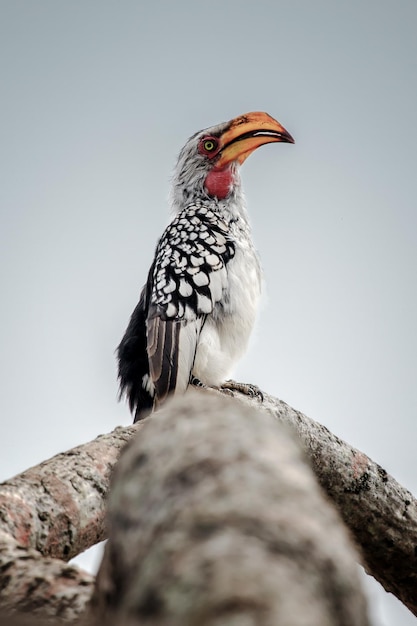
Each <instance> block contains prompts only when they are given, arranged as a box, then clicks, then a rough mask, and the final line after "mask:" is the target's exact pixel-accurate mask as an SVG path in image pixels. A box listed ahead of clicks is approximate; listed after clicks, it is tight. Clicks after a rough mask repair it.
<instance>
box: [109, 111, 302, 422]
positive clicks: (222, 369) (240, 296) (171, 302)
mask: <svg viewBox="0 0 417 626" xmlns="http://www.w3.org/2000/svg"><path fill="white" fill-rule="evenodd" d="M272 142H287V143H294V140H293V138H292V137H291V135H290V134H289V133H288V132H287V131H286V130H285V128H283V127H282V126H281V124H279V122H277V121H276V120H275V119H273V118H272V117H270V116H269V115H268V114H267V113H261V112H254V113H246V114H245V115H241V116H239V117H237V118H235V119H233V120H231V121H230V122H226V123H223V124H219V125H217V126H213V127H211V128H207V129H205V130H202V131H200V132H198V133H196V134H195V135H193V136H192V137H191V138H190V139H189V140H188V141H187V143H186V144H185V146H184V148H183V149H182V150H181V152H180V154H179V157H178V162H177V166H176V168H175V172H174V176H173V179H172V188H171V204H172V208H173V211H174V216H173V218H172V221H171V222H170V224H169V225H168V227H167V228H166V230H165V232H164V233H163V235H162V237H161V238H160V240H159V242H158V244H157V247H156V252H155V257H154V260H153V262H152V265H151V268H150V270H149V275H148V280H147V282H146V284H145V286H144V287H143V289H142V292H141V295H140V300H139V304H138V305H137V306H136V308H135V310H134V311H133V314H132V316H131V318H130V322H129V325H128V327H127V330H126V333H125V335H124V337H123V339H122V341H121V343H120V345H119V347H118V349H117V356H118V361H119V380H120V395H126V397H127V399H128V401H129V405H130V409H131V411H132V412H135V421H137V420H138V419H141V418H142V417H145V416H146V415H147V414H148V413H149V412H150V411H151V410H152V408H155V407H156V406H158V405H159V404H160V403H161V402H163V401H164V400H165V398H166V397H167V396H168V394H170V393H183V392H184V391H185V390H186V389H187V387H188V385H189V384H191V383H192V384H198V385H203V386H210V387H211V386H215V387H218V386H225V385H226V386H229V387H230V386H231V385H232V383H226V382H225V381H226V380H227V379H228V377H229V376H230V374H231V371H232V368H233V366H234V364H235V363H236V361H237V360H238V359H239V358H240V357H241V356H242V354H243V352H244V351H245V348H246V345H247V342H248V339H249V335H250V332H251V330H252V326H253V324H254V321H255V315H256V310H257V306H258V302H259V297H260V292H261V270H260V264H259V258H258V255H257V252H256V250H255V248H254V245H253V242H252V235H251V229H250V225H249V220H248V214H247V211H246V206H245V200H244V195H243V191H242V186H241V182H240V176H239V167H240V165H242V163H243V162H244V161H245V159H246V158H247V157H248V156H249V155H250V154H251V153H252V152H253V151H254V150H255V149H256V148H258V147H259V146H261V145H263V144H266V143H272ZM232 386H233V385H232ZM238 387H239V388H242V385H238Z"/></svg>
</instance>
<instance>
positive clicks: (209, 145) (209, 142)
mask: <svg viewBox="0 0 417 626" xmlns="http://www.w3.org/2000/svg"><path fill="white" fill-rule="evenodd" d="M215 147H216V144H215V142H214V141H213V140H212V139H207V140H206V141H205V142H204V150H207V152H211V151H212V150H214V148H215Z"/></svg>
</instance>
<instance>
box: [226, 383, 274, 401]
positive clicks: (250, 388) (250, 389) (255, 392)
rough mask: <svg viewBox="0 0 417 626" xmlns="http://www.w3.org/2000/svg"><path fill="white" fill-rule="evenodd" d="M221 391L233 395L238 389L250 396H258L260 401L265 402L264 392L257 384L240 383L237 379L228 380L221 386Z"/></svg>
mask: <svg viewBox="0 0 417 626" xmlns="http://www.w3.org/2000/svg"><path fill="white" fill-rule="evenodd" d="M220 391H223V392H225V393H231V395H233V391H238V392H239V393H243V394H244V395H245V396H249V397H250V398H257V399H258V400H259V402H263V399H264V396H263V393H262V391H261V390H260V389H259V387H258V386H257V385H251V384H249V383H238V382H237V381H236V380H226V382H224V383H223V384H222V385H221V386H220Z"/></svg>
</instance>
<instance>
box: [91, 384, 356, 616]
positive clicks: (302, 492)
mask: <svg viewBox="0 0 417 626" xmlns="http://www.w3.org/2000/svg"><path fill="white" fill-rule="evenodd" d="M108 522H109V541H108V543H107V546H106V550H105V556H104V559H103V562H102V566H101V568H100V571H99V574H98V578H97V586H96V591H95V595H94V598H93V614H94V617H95V621H94V623H95V624H97V626H99V625H100V626H104V625H106V626H110V625H113V624H121V625H126V626H127V625H129V626H140V625H143V624H146V625H147V626H153V625H155V626H192V625H197V624H198V625H199V626H215V625H216V626H217V625H219V624H236V625H237V624H248V625H249V624H251V625H252V624H253V625H257V626H273V625H274V626H278V625H279V624H281V625H282V626H286V625H288V624H291V626H302V625H305V624H309V626H344V625H345V626H365V625H367V624H368V620H367V617H366V609H365V601H364V597H363V594H362V592H361V589H360V585H359V572H358V568H357V565H356V560H355V557H357V555H356V551H355V549H354V548H353V545H352V544H351V543H350V541H349V537H348V534H347V532H346V529H345V526H344V525H343V524H342V522H341V520H340V518H339V516H338V515H337V514H336V511H335V509H334V508H332V507H331V506H330V504H329V503H328V501H327V500H326V499H325V498H324V496H323V494H322V492H321V490H320V489H319V487H318V484H317V483H316V480H315V478H314V475H313V473H312V472H311V469H310V468H309V467H308V465H307V463H306V462H305V461H304V458H303V457H302V455H301V454H300V451H299V448H298V447H297V445H296V443H295V441H294V438H293V437H290V435H289V432H287V431H286V430H284V429H283V428H281V427H280V426H279V425H278V424H277V423H276V421H275V420H274V419H273V418H272V417H271V416H270V415H267V414H265V413H264V414H261V413H260V412H259V411H256V410H255V409H253V408H251V409H249V408H245V407H243V406H242V405H241V404H238V403H236V402H235V401H233V400H231V399H229V398H218V397H214V396H212V397H205V398H203V396H202V395H201V394H198V393H196V392H194V394H190V395H189V396H188V397H186V398H184V397H183V398H180V399H175V400H174V401H172V402H170V403H169V404H167V405H166V408H164V409H162V410H161V411H159V412H158V414H155V416H154V417H153V418H152V419H150V420H148V421H147V423H146V424H145V425H144V427H143V429H142V431H141V432H140V434H139V436H137V437H135V438H134V440H133V441H131V442H130V444H129V446H128V447H127V448H126V450H125V451H124V453H123V454H122V457H121V459H120V462H119V464H118V466H117V469H116V474H115V480H114V482H113V488H112V490H111V492H110V500H109V517H108Z"/></svg>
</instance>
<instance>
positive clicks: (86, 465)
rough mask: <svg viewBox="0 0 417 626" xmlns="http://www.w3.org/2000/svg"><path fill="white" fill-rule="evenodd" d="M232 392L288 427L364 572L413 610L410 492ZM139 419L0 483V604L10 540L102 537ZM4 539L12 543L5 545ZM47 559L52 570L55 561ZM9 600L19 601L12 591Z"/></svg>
mask: <svg viewBox="0 0 417 626" xmlns="http://www.w3.org/2000/svg"><path fill="white" fill-rule="evenodd" d="M199 393H200V397H201V404H202V405H203V406H204V403H205V402H206V398H207V397H208V396H209V395H214V396H216V392H214V391H205V390H199ZM237 395H238V397H239V398H240V399H241V401H242V402H244V403H247V404H249V405H250V406H252V407H255V406H256V407H257V408H259V409H260V410H261V411H266V412H270V413H272V414H273V415H274V416H275V417H277V418H278V419H279V421H281V422H283V423H284V424H288V425H290V426H291V427H292V428H294V429H295V431H296V433H297V434H298V437H299V439H300V440H301V442H302V445H303V448H304V449H305V451H306V452H307V455H308V456H309V458H310V462H311V464H312V467H313V469H314V471H315V473H316V475H317V477H318V479H319V481H320V483H321V485H322V486H323V488H324V489H325V490H326V492H327V493H328V495H329V496H330V497H331V498H332V499H333V501H334V502H335V504H336V506H337V507H338V509H339V511H340V513H341V515H342V517H343V519H344V520H345V522H346V524H347V526H348V527H349V528H350V530H351V532H352V533H353V535H354V537H355V540H356V542H357V543H358V544H359V546H360V547H361V550H362V559H363V562H364V564H365V566H366V568H367V570H368V572H369V573H371V574H372V575H373V576H374V577H375V578H376V579H377V580H379V582H381V583H382V585H383V586H384V587H385V589H386V590H387V591H391V592H392V593H394V594H395V595H396V596H397V597H398V598H399V599H400V600H402V602H404V604H405V605H406V606H408V608H409V609H410V610H411V611H412V612H413V613H414V614H415V615H417V591H416V589H417V585H416V583H417V568H416V560H417V559H416V553H417V503H416V500H415V498H414V497H413V496H412V495H411V494H410V493H409V492H408V491H407V490H406V489H404V488H403V487H401V485H399V484H398V483H397V482H396V481H395V480H394V479H393V478H392V477H391V476H389V475H388V474H387V473H386V472H385V471H384V470H383V469H382V468H381V467H380V466H379V465H377V464H376V463H374V462H373V461H371V460H370V459H369V458H368V457H367V456H366V455H364V454H363V453H361V452H359V451H358V450H355V449H354V448H352V447H351V446H349V445H348V444H346V443H344V442H343V441H341V440H340V439H339V438H337V437H336V436H335V435H332V433H330V432H329V431H328V430H327V428H325V427H323V426H321V425H320V424H318V423H316V422H314V421H313V420H311V419H309V418H308V417H306V416H305V415H303V414H302V413H300V412H298V411H296V410H294V409H292V408H291V407H289V406H288V405H287V404H285V403H284V402H282V401H281V400H277V399H275V398H272V397H270V396H267V395H266V394H264V396H265V397H264V402H263V403H262V404H259V403H258V401H257V400H256V399H247V398H244V397H242V396H241V395H239V394H237ZM236 402H237V401H236ZM196 418H197V416H196ZM149 419H153V417H151V418H149ZM145 423H146V421H145ZM142 424H143V423H141V424H140V425H137V426H134V427H133V426H130V427H127V428H117V429H116V430H115V431H114V432H113V433H111V434H109V435H103V436H101V437H99V438H97V439H96V440H95V441H93V442H90V443H88V444H85V445H84V446H79V447H78V448H75V449H74V450H70V451H69V452H67V453H64V454H60V455H58V456H56V457H54V458H53V459H50V460H49V461H46V462H44V463H42V464H40V465H39V466H37V467H34V468H31V469H30V470H28V471H26V472H24V473H23V474H20V475H19V476H16V477H15V478H13V479H11V480H9V481H6V482H5V483H3V485H0V534H1V537H2V540H1V542H0V605H1V604H2V602H3V601H4V598H5V593H7V603H8V605H9V603H13V588H14V587H13V585H14V577H15V574H14V571H15V570H14V569H13V568H11V565H10V563H11V562H12V560H13V559H8V556H7V555H10V554H12V552H11V551H13V550H14V548H15V547H16V542H17V543H18V544H19V546H20V547H25V548H28V549H29V548H30V549H35V550H37V551H38V555H44V556H52V557H56V558H59V559H63V560H68V559H69V558H71V557H72V556H74V555H76V554H78V553H79V552H82V551H83V550H85V549H87V548H88V547H90V546H91V545H93V544H94V543H96V542H97V541H100V540H102V539H103V538H105V534H106V533H105V527H104V511H105V505H104V498H105V495H106V493H107V489H108V480H109V476H110V473H111V470H112V468H113V466H114V465H115V463H116V460H117V458H118V455H119V452H120V449H121V448H122V446H123V445H124V443H125V442H126V441H127V440H129V439H130V438H131V436H132V434H133V433H135V432H137V430H140V429H141V428H142ZM256 452H257V453H260V452H261V451H259V450H257V451H256ZM7 541H9V542H10V545H9V548H10V550H11V551H10V550H9V551H7V550H6V552H5V546H6V545H7ZM5 542H6V543H5ZM20 549H21V548H20ZM4 555H6V557H5V559H6V560H4V558H3V557H4ZM1 559H3V560H1ZM6 562H7V563H8V565H7V568H6V569H4V568H3V565H4V564H5V563H6ZM62 566H63V567H65V564H64V563H63V564H62ZM51 567H52V569H51V571H52V572H54V571H55V570H54V568H55V564H53V565H52V566H51ZM25 575H26V576H27V579H26V583H27V585H28V588H29V587H30V586H31V585H32V584H33V578H31V577H30V576H31V575H30V568H28V569H27V570H26V574H25ZM53 575H55V574H53ZM85 576H86V577H87V578H86V579H85V580H86V581H87V582H88V580H89V579H88V575H87V574H86V575H85ZM22 580H23V578H22ZM62 580H63V581H64V580H65V576H64V577H63V578H62ZM19 584H20V583H19ZM70 584H72V583H70ZM17 588H18V587H16V589H17ZM5 590H6V591H5ZM71 593H72V592H71ZM15 600H16V602H15V606H19V603H20V601H21V598H20V596H19V594H18V593H17V592H16V595H15Z"/></svg>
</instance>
